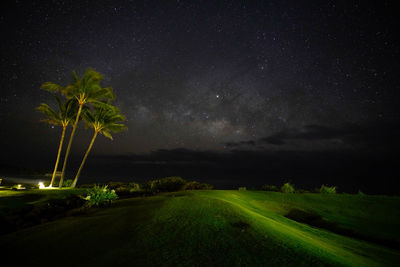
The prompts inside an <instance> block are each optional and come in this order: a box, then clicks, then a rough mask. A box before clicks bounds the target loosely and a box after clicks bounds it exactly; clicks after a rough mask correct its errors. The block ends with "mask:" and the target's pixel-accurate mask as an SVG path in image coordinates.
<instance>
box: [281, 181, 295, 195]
mask: <svg viewBox="0 0 400 267" xmlns="http://www.w3.org/2000/svg"><path fill="white" fill-rule="evenodd" d="M281 192H282V193H294V192H295V190H294V186H293V185H291V184H290V183H285V184H284V185H282V187H281Z"/></svg>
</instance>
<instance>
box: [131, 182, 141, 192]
mask: <svg viewBox="0 0 400 267" xmlns="http://www.w3.org/2000/svg"><path fill="white" fill-rule="evenodd" d="M129 188H130V191H131V192H132V191H140V185H139V184H137V183H134V182H131V183H129Z"/></svg>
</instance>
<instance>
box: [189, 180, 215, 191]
mask: <svg viewBox="0 0 400 267" xmlns="http://www.w3.org/2000/svg"><path fill="white" fill-rule="evenodd" d="M184 189H185V190H211V189H213V186H212V185H210V184H206V183H200V182H197V181H191V182H187V183H186V184H185V186H184Z"/></svg>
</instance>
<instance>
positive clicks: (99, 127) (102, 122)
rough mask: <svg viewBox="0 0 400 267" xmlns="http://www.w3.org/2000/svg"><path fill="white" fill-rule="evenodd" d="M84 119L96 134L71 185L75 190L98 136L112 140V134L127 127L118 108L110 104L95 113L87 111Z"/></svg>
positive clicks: (97, 109) (96, 109)
mask: <svg viewBox="0 0 400 267" xmlns="http://www.w3.org/2000/svg"><path fill="white" fill-rule="evenodd" d="M83 119H84V120H85V123H86V125H87V126H88V127H91V128H93V130H94V134H93V137H92V140H91V141H90V144H89V147H88V149H87V150H86V153H85V156H84V157H83V160H82V163H81V166H80V167H79V170H78V172H77V174H76V176H75V179H74V181H73V183H72V185H71V187H72V188H74V187H75V186H76V183H77V182H78V179H79V175H80V174H81V171H82V169H83V166H84V165H85V162H86V158H87V157H88V155H89V152H90V150H91V149H92V146H93V143H94V140H95V139H96V137H97V134H98V133H100V134H102V135H104V136H105V137H107V138H110V139H111V140H112V139H113V137H112V135H111V132H115V133H117V132H120V131H122V130H125V129H126V126H125V125H124V124H121V123H120V122H122V121H124V120H125V117H124V116H123V115H121V114H120V113H119V109H118V108H116V107H114V106H111V105H110V104H104V105H102V106H101V107H98V108H95V109H94V111H93V112H91V111H89V110H86V111H85V112H84V113H83Z"/></svg>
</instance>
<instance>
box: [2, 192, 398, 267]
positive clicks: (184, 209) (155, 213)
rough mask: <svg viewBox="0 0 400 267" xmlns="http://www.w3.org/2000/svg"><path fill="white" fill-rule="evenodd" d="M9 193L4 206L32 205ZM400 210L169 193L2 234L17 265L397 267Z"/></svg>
mask: <svg viewBox="0 0 400 267" xmlns="http://www.w3.org/2000/svg"><path fill="white" fill-rule="evenodd" d="M2 192H4V191H2ZM2 192H0V209H1V208H2V207H5V206H7V205H11V203H14V204H15V203H16V202H15V200H16V199H19V201H20V203H19V205H23V204H24V203H26V202H29V201H30V200H29V199H25V200H23V194H24V193H19V192H17V193H10V194H13V195H8V196H5V195H1V194H2ZM37 194H40V193H37ZM56 194H57V193H56V192H46V193H45V195H44V196H42V197H39V198H38V197H36V199H34V200H32V201H36V202H38V201H46V199H48V198H51V197H56ZM62 194H63V196H66V195H67V194H68V191H64V192H63V193H62ZM30 195H31V197H32V194H30ZM33 195H34V194H33ZM24 201H25V202H24ZM399 204H400V198H399V197H385V196H358V195H346V194H337V195H323V194H282V193H275V192H262V191H225V190H212V191H190V192H189V191H187V192H178V193H168V194H162V195H158V196H154V197H145V198H132V199H123V200H119V201H116V202H114V203H113V205H112V206H111V207H108V208H102V209H101V208H96V209H90V210H89V211H88V212H87V213H86V214H83V215H79V216H72V217H66V218H62V219H59V220H56V221H52V222H49V223H44V224H41V225H38V226H35V227H31V228H27V229H24V230H20V231H17V232H14V233H11V234H8V235H3V236H0V251H1V253H2V255H7V257H8V258H9V259H12V260H13V261H14V262H15V264H16V265H22V264H32V262H35V265H42V266H49V265H56V266H143V265H146V266H148V265H151V266H160V265H164V266H165V265H168V266H210V265H220V266H245V265H246V266H281V265H290V266H300V265H303V266H315V265H338V266H340V265H345V266H396V265H399V264H400V251H399V246H398V244H399V243H400V227H399V225H400V210H399V208H398V207H399V206H400V205H399ZM293 209H296V210H302V211H305V212H308V213H312V214H318V215H320V216H322V218H323V219H324V221H326V222H329V223H331V224H334V225H335V227H337V228H338V229H347V230H351V231H350V232H351V233H352V234H353V237H349V236H346V234H345V235H341V234H336V233H333V232H331V231H329V230H326V229H321V228H317V227H312V226H309V225H307V224H304V223H299V222H296V221H294V220H291V219H288V218H287V217H285V215H286V214H288V213H289V212H290V211H291V210H293ZM347 232H349V231H347ZM347 232H345V233H347ZM354 236H355V237H356V238H354ZM387 244H389V245H387Z"/></svg>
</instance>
